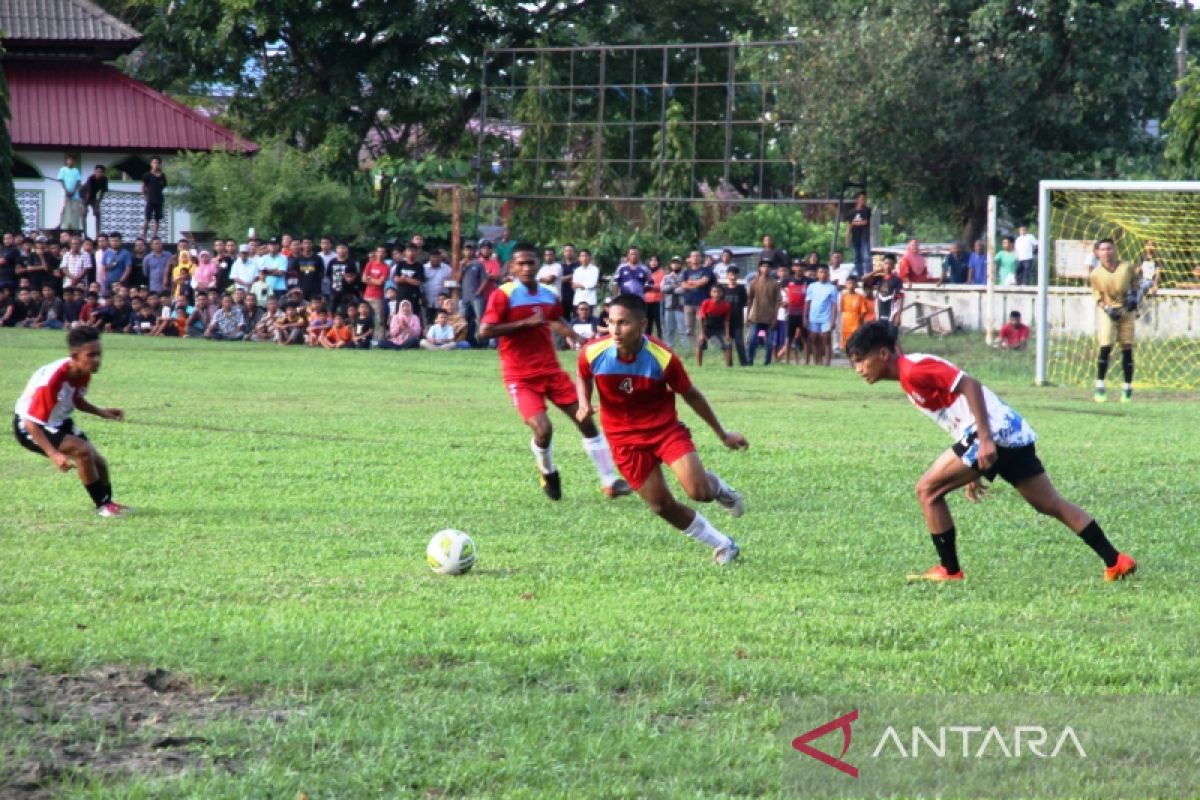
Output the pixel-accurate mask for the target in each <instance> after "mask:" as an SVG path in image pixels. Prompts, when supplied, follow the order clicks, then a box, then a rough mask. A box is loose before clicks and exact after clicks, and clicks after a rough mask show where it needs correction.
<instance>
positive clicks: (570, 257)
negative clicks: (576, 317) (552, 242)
mask: <svg viewBox="0 0 1200 800" xmlns="http://www.w3.org/2000/svg"><path fill="white" fill-rule="evenodd" d="M559 263H561V264H562V284H561V285H562V294H561V295H560V296H561V299H562V307H563V316H569V315H570V314H571V311H572V310H573V309H574V308H575V289H574V286H573V284H572V279H573V278H574V276H575V270H576V269H578V268H579V260H578V259H577V258H576V257H575V245H573V244H571V243H569V242H568V243H567V244H564V245H563V249H562V258H561V259H560V260H559Z"/></svg>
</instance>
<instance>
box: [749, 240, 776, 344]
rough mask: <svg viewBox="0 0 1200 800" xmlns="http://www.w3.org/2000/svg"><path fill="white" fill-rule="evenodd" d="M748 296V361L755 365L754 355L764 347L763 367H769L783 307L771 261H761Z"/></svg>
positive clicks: (751, 282)
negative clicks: (777, 320) (772, 339)
mask: <svg viewBox="0 0 1200 800" xmlns="http://www.w3.org/2000/svg"><path fill="white" fill-rule="evenodd" d="M746 296H747V297H748V298H749V303H750V306H749V309H748V311H747V317H746V319H747V321H748V322H749V323H750V346H749V351H748V352H747V353H746V361H747V362H748V363H749V364H750V365H753V364H754V355H755V353H756V352H757V351H758V348H759V346H760V345H762V346H764V347H766V349H767V356H766V361H765V363H764V364H763V366H769V365H770V364H771V355H772V352H771V342H770V335H771V332H772V330H774V328H775V322H776V319H775V317H776V312H778V311H779V309H780V307H781V306H782V305H783V303H782V302H781V296H780V286H779V282H778V281H776V280H775V279H774V278H772V277H771V262H770V261H769V260H767V259H760V260H759V262H758V274H757V275H756V276H755V277H754V279H753V280H751V281H750V285H749V286H748V287H747V288H746Z"/></svg>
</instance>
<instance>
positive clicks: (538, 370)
mask: <svg viewBox="0 0 1200 800" xmlns="http://www.w3.org/2000/svg"><path fill="white" fill-rule="evenodd" d="M513 262H514V265H515V267H516V280H515V281H510V282H509V283H506V284H504V285H503V286H501V287H499V288H498V289H496V290H495V291H494V292H492V294H491V296H490V297H489V298H488V304H487V310H486V311H485V312H484V314H483V319H482V320H481V321H480V325H479V337H480V338H481V339H489V338H491V337H493V336H494V337H497V338H499V339H500V346H499V350H500V374H501V376H502V377H503V379H504V385H505V386H506V387H507V388H508V393H509V396H511V397H512V401H513V405H514V406H516V409H517V413H519V414H520V415H521V419H523V420H525V424H526V425H528V426H529V428H530V429H531V430H532V431H533V439H532V440H531V441H530V443H529V447H530V449H531V450H532V451H533V455H534V458H535V459H536V460H537V466H538V472H539V473H540V474H541V483H542V491H544V492H545V493H546V496H547V497H549V498H550V499H551V500H559V499H561V498H562V482H561V479H560V478H559V475H558V469H557V468H556V467H555V466H554V452H553V443H552V442H553V436H554V428H553V427H552V426H551V424H550V417H549V416H547V415H546V400H549V401H550V402H551V403H553V404H554V405H556V406H558V407H559V408H560V409H561V410H562V412H563V413H564V414H566V415H567V416H568V417H570V418H571V421H572V422H574V423H575V424H576V426H577V427H578V428H579V432H580V433H581V434H583V449H584V451H585V452H587V454H588V457H589V458H591V459H592V463H593V464H595V465H596V472H597V473H598V474H599V475H600V483H601V485H602V487H603V490H604V493H605V494H607V495H608V496H609V497H617V496H619V495H626V494H630V493H631V492H632V490H631V489H630V488H629V484H628V483H626V482H625V481H624V480H623V479H622V478H621V476H620V475H618V474H617V472H616V470H615V469H613V463H612V453H611V452H610V451H609V448H608V442H606V441H605V440H604V437H603V436H602V435H601V434H600V431H599V430H598V429H597V428H596V424H595V423H594V422H592V421H591V420H590V419H588V420H584V421H582V422H580V421H577V420H576V418H575V411H576V408H577V399H576V397H575V385H574V384H573V383H572V382H571V378H570V376H569V375H567V373H566V371H565V370H563V368H562V365H561V364H559V362H558V354H557V352H556V351H555V349H554V339H553V337H552V336H551V335H550V331H551V329H554V331H555V332H557V333H558V334H559V335H561V336H563V337H565V338H566V339H568V340H569V341H572V342H579V343H580V344H582V343H583V341H584V340H583V338H582V337H580V336H579V335H578V334H577V333H575V331H573V330H571V328H570V326H569V325H567V324H566V323H565V322H564V321H563V320H562V303H561V302H560V301H559V298H558V295H556V294H554V292H553V291H552V290H551V289H550V288H549V287H548V286H546V285H545V284H542V283H538V281H537V272H538V268H539V266H540V264H539V262H538V252H537V250H536V249H535V248H533V247H532V246H530V245H526V244H520V245H517V247H516V248H515V249H514V250H513Z"/></svg>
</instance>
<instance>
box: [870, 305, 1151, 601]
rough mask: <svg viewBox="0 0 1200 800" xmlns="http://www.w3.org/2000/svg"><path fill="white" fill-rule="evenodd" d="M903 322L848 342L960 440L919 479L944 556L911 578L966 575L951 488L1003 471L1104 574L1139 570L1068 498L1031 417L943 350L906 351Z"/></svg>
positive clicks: (875, 375) (972, 486) (972, 488)
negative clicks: (1040, 450)
mask: <svg viewBox="0 0 1200 800" xmlns="http://www.w3.org/2000/svg"><path fill="white" fill-rule="evenodd" d="M896 338H897V333H896V328H895V327H894V326H892V325H890V324H889V323H888V322H886V321H883V320H877V321H875V322H871V323H868V324H866V325H864V326H863V327H861V328H859V329H858V330H857V331H855V333H854V335H853V336H851V337H850V341H848V342H847V343H846V354H847V355H848V356H849V358H850V363H851V364H853V365H854V369H855V371H856V372H858V374H859V376H860V377H862V379H863V380H865V381H866V382H867V383H875V382H876V381H880V380H889V381H900V385H901V387H902V388H903V389H904V391H905V393H907V394H908V397H909V399H910V400H912V402H913V404H914V405H915V406H917V408H919V409H921V411H923V412H924V413H925V414H926V415H928V416H929V417H930V418H931V419H933V420H934V421H935V422H937V423H938V425H940V426H941V427H942V429H943V430H945V431H946V432H947V433H949V434H950V436H951V437H952V438H953V439H954V440H955V442H954V445H953V446H952V447H951V448H950V449H948V450H947V451H946V452H944V453H943V454H942V455H941V456H940V457H939V458H938V459H937V460H936V461H934V462H933V465H932V466H930V467H929V469H928V470H926V471H925V474H924V475H922V476H921V479H920V481H918V482H917V497H918V498H919V499H920V502H921V510H922V511H923V512H924V514H925V524H926V525H927V526H928V528H929V533H930V534H931V535H932V536H933V544H934V546H935V547H936V548H937V551H938V558H939V561H940V563H939V564H937V566H934V567H932V568H931V569H929V570H928V571H926V572H924V573H922V574H920V575H910V576H909V579H910V580H927V581H954V580H962V577H963V573H962V569H961V567H960V565H959V563H958V551H957V548H956V545H955V530H954V520H953V518H952V517H951V516H950V507H949V506H948V505H947V504H946V499H945V498H946V495H947V494H949V493H950V492H952V491H954V490H955V489H958V488H960V487H963V486H965V487H967V498H968V499H969V500H971V501H972V502H976V503H977V502H979V500H981V499H982V497H983V488H982V485H981V484H980V478H981V477H985V478H987V479H988V480H989V481H991V480H994V479H995V478H996V476H997V475H999V476H1000V477H1001V478H1004V480H1006V481H1008V482H1009V483H1011V484H1012V485H1013V486H1014V487H1015V488H1016V490H1017V491H1018V492H1019V493H1020V494H1021V496H1022V497H1024V498H1025V501H1026V502H1027V503H1029V505H1031V506H1033V508H1034V510H1036V511H1037V512H1038V513H1041V514H1046V515H1048V516H1051V517H1054V518H1055V519H1057V520H1058V521H1060V522H1062V523H1063V524H1064V525H1066V526H1067V527H1068V528H1070V529H1071V530H1072V531H1073V532H1074V533H1076V534H1077V535H1078V536H1079V538H1080V539H1082V540H1083V541H1084V543H1086V544H1087V545H1088V546H1089V547H1091V548H1092V550H1094V551H1095V552H1096V555H1098V556H1100V558H1101V559H1102V560H1103V561H1104V579H1105V580H1108V581H1115V580H1119V579H1121V578H1124V577H1126V576H1127V575H1132V574H1133V573H1134V572H1135V571H1136V570H1137V562H1135V561H1134V560H1133V559H1132V558H1131V557H1129V556H1128V555H1126V554H1125V553H1121V552H1118V551H1117V549H1116V548H1114V547H1113V546H1112V543H1111V542H1109V540H1108V537H1107V536H1105V535H1104V531H1103V530H1102V529H1101V528H1100V524H1099V523H1098V522H1096V520H1095V519H1094V518H1093V517H1092V515H1091V514H1089V513H1087V512H1086V511H1084V510H1083V509H1082V508H1080V507H1079V506H1077V505H1075V504H1074V503H1072V502H1070V501H1069V500H1066V499H1065V498H1063V496H1062V495H1060V494H1059V493H1058V490H1057V489H1055V488H1054V484H1053V483H1051V482H1050V478H1049V476H1048V475H1046V470H1045V468H1044V467H1043V466H1042V462H1041V461H1040V460H1039V459H1038V457H1037V452H1036V450H1035V447H1034V442H1035V441H1037V434H1035V433H1034V432H1033V429H1032V428H1031V427H1029V424H1028V423H1026V422H1025V419H1024V418H1023V417H1022V416H1021V415H1020V414H1018V413H1017V412H1016V411H1014V410H1013V409H1012V408H1010V407H1009V406H1008V404H1007V403H1005V402H1004V401H1003V400H1001V399H1000V398H999V397H997V396H996V395H995V394H994V393H993V392H992V391H991V390H990V389H988V388H987V387H986V386H984V385H983V384H981V383H980V382H979V381H977V380H975V379H974V378H972V377H971V376H970V375H968V374H967V373H965V372H963V371H962V370H961V369H959V368H958V367H956V366H954V365H953V364H951V363H950V362H948V361H944V360H942V359H940V358H937V357H936V356H929V355H912V356H906V355H904V354H903V353H901V352H900V350H899V348H898V347H897V343H896Z"/></svg>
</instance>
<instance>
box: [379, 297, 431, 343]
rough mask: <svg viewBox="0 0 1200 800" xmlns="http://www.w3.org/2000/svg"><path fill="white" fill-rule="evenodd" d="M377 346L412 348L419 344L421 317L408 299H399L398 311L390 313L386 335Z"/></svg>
mask: <svg viewBox="0 0 1200 800" xmlns="http://www.w3.org/2000/svg"><path fill="white" fill-rule="evenodd" d="M379 346H380V347H383V348H385V349H388V350H412V349H413V348H416V347H420V346H421V319H420V317H418V316H417V314H416V312H414V311H413V306H412V303H410V302H409V301H408V300H401V301H400V311H399V313H397V314H393V315H392V319H391V321H390V322H389V323H388V336H387V338H386V339H384V340H383V341H381V342H380V343H379Z"/></svg>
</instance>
